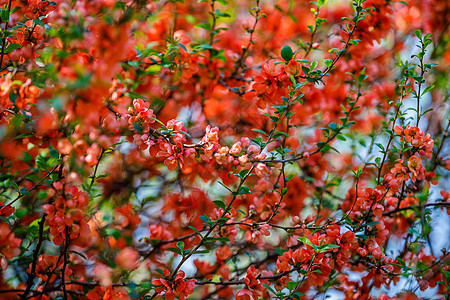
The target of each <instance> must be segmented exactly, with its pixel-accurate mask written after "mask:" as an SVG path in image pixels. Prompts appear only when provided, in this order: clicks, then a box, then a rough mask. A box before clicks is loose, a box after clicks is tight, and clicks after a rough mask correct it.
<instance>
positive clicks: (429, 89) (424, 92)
mask: <svg viewBox="0 0 450 300" xmlns="http://www.w3.org/2000/svg"><path fill="white" fill-rule="evenodd" d="M433 88H434V84H432V85H429V86H427V88H426V89H425V90H424V91H423V92H422V94H421V95H420V96H423V95H424V94H426V93H427V92H429V91H431V90H432V89H433Z"/></svg>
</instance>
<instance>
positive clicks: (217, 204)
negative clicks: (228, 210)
mask: <svg viewBox="0 0 450 300" xmlns="http://www.w3.org/2000/svg"><path fill="white" fill-rule="evenodd" d="M213 203H214V204H215V205H216V206H218V207H220V208H223V209H225V207H226V206H225V203H223V202H222V201H220V200H215V201H213Z"/></svg>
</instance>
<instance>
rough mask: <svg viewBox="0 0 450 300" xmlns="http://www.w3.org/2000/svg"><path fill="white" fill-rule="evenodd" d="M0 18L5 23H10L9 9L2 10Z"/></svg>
mask: <svg viewBox="0 0 450 300" xmlns="http://www.w3.org/2000/svg"><path fill="white" fill-rule="evenodd" d="M0 17H1V19H2V21H3V22H5V23H6V22H9V11H8V10H7V9H3V8H1V10H0Z"/></svg>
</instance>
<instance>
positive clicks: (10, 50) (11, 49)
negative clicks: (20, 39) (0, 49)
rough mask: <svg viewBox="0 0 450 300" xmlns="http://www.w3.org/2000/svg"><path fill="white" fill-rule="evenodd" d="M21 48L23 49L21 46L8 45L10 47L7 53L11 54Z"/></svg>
mask: <svg viewBox="0 0 450 300" xmlns="http://www.w3.org/2000/svg"><path fill="white" fill-rule="evenodd" d="M21 47H22V45H21V44H16V43H11V44H9V45H8V47H6V50H5V53H11V52H13V51H14V50H16V49H19V48H21Z"/></svg>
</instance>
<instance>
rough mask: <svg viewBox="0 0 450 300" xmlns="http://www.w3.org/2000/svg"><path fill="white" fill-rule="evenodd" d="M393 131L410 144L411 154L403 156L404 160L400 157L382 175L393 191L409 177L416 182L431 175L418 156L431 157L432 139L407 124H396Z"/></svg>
mask: <svg viewBox="0 0 450 300" xmlns="http://www.w3.org/2000/svg"><path fill="white" fill-rule="evenodd" d="M394 132H395V133H396V134H397V135H399V136H400V137H401V141H402V142H408V143H410V144H411V146H412V149H411V153H412V154H411V155H410V156H409V157H406V158H405V160H406V161H405V160H404V159H400V160H399V162H398V163H396V164H395V166H394V167H393V168H392V169H391V170H390V172H389V173H386V175H385V176H384V180H385V181H386V182H387V183H388V186H389V187H390V188H391V189H392V190H393V191H397V190H398V189H399V187H400V185H401V183H402V182H403V181H406V180H408V179H409V178H411V180H412V181H413V182H416V181H417V180H422V179H425V177H426V175H432V174H431V173H430V174H427V173H426V170H425V167H424V166H423V165H422V158H421V157H420V156H426V157H427V158H431V157H432V154H433V147H434V140H433V139H432V138H431V135H430V134H429V133H428V134H425V133H424V132H423V131H421V130H420V129H419V128H417V127H412V126H409V125H408V126H406V128H402V127H400V126H398V125H397V126H395V127H394Z"/></svg>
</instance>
